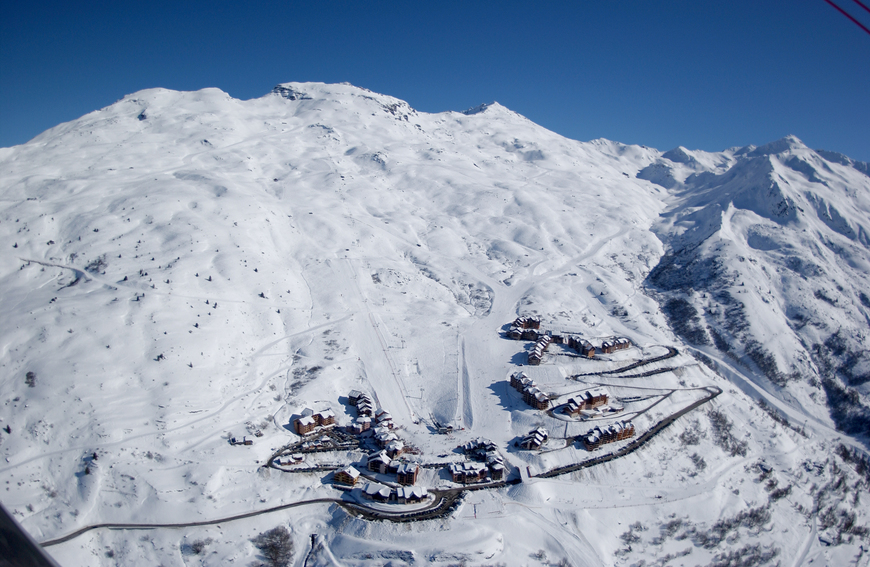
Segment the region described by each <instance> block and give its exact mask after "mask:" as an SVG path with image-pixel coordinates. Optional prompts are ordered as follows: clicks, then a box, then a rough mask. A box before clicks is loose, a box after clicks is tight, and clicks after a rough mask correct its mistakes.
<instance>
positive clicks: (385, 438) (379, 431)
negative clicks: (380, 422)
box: [374, 427, 399, 448]
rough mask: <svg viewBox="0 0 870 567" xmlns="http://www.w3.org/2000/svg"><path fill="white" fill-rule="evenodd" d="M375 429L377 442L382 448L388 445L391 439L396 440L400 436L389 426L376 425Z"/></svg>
mask: <svg viewBox="0 0 870 567" xmlns="http://www.w3.org/2000/svg"><path fill="white" fill-rule="evenodd" d="M374 431H375V442H376V443H377V444H378V446H380V447H381V448H384V447H386V446H387V444H388V443H390V442H391V441H396V440H397V439H398V438H399V436H398V435H396V434H395V433H393V432H392V431H390V430H389V428H387V427H376V428H375V429H374Z"/></svg>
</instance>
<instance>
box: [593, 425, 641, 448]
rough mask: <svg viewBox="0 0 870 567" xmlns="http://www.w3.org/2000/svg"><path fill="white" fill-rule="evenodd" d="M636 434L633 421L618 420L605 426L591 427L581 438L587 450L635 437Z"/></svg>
mask: <svg viewBox="0 0 870 567" xmlns="http://www.w3.org/2000/svg"><path fill="white" fill-rule="evenodd" d="M634 434H635V429H634V424H633V423H631V422H630V421H618V422H616V423H614V424H612V425H610V426H607V427H604V428H601V427H596V428H594V429H590V430H589V431H587V432H586V434H585V435H583V436H582V438H581V439H582V441H583V445H585V447H586V450H587V451H594V450H595V449H598V448H599V447H600V446H601V445H605V444H607V443H614V442H616V441H622V440H623V439H628V438H630V437H634Z"/></svg>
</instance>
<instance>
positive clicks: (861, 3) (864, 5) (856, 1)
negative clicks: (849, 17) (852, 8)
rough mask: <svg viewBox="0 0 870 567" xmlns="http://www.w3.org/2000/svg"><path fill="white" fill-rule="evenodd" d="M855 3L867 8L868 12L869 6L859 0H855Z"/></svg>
mask: <svg viewBox="0 0 870 567" xmlns="http://www.w3.org/2000/svg"><path fill="white" fill-rule="evenodd" d="M855 4H858V5H859V6H861V7H862V8H864V9H865V10H867V11H868V12H870V8H868V7H867V5H866V4H864V3H863V2H861V0H855Z"/></svg>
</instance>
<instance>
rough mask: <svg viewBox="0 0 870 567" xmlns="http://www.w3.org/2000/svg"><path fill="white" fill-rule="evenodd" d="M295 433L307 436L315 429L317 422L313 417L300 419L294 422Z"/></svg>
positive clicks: (307, 416)
mask: <svg viewBox="0 0 870 567" xmlns="http://www.w3.org/2000/svg"><path fill="white" fill-rule="evenodd" d="M295 426H296V433H298V434H299V435H307V434H309V433H311V432H312V431H314V428H315V427H317V420H316V419H315V418H314V416H313V415H306V416H304V417H300V418H298V419H297V420H296V423H295Z"/></svg>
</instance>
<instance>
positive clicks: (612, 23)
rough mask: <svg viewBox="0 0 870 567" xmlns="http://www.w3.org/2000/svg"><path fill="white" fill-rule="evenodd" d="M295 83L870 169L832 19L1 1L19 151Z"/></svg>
mask: <svg viewBox="0 0 870 567" xmlns="http://www.w3.org/2000/svg"><path fill="white" fill-rule="evenodd" d="M835 1H836V2H837V3H838V4H839V5H840V6H842V7H843V8H844V9H847V10H848V11H850V12H851V13H852V14H853V15H855V16H856V17H858V18H859V19H860V20H861V21H862V22H864V23H865V25H866V26H868V27H870V14H868V13H867V12H864V11H863V10H861V8H860V7H859V6H858V5H857V4H855V3H854V2H853V1H851V0H835ZM866 3H867V2H866V1H865V4H866ZM286 81H323V82H340V81H349V82H351V83H353V84H355V85H358V86H362V87H366V88H369V89H371V90H374V91H377V92H381V93H385V94H389V95H392V96H395V97H398V98H401V99H403V100H406V101H408V103H410V104H411V106H413V107H414V108H416V109H418V110H422V111H426V112H438V111H443V110H464V109H466V108H469V107H472V106H476V105H478V104H480V103H482V102H490V101H493V100H497V101H499V102H500V103H502V104H504V105H505V106H507V107H508V108H511V109H512V110H515V111H517V112H519V113H521V114H523V115H525V116H527V117H528V118H530V119H531V120H533V121H535V122H537V123H539V124H541V125H543V126H545V127H547V128H549V129H551V130H554V131H556V132H558V133H560V134H563V135H565V136H568V137H570V138H575V139H579V140H590V139H593V138H599V137H604V138H609V139H611V140H617V141H620V142H624V143H633V144H645V145H648V146H653V147H656V148H659V149H661V150H667V149H670V148H673V147H675V146H677V145H683V146H686V147H688V148H690V149H704V150H710V151H717V150H721V149H725V148H727V147H731V146H742V145H747V144H756V145H758V144H763V143H766V142H770V141H773V140H775V139H778V138H781V137H782V136H785V135H786V134H795V135H796V136H798V137H799V138H801V139H802V140H803V141H804V142H805V143H806V144H807V145H809V146H811V147H813V148H824V149H828V150H834V151H839V152H843V153H845V154H847V155H849V156H851V157H853V158H855V159H859V160H862V161H870V35H868V34H867V33H865V32H864V31H862V30H861V29H860V28H859V27H858V26H856V25H854V24H853V23H852V22H850V21H849V20H847V19H846V18H845V17H844V16H842V15H841V14H839V13H838V12H836V11H835V10H834V9H833V8H831V7H830V6H829V5H828V4H826V3H825V2H824V1H823V0H791V1H788V2H781V1H776V0H767V1H765V0H753V1H743V0H733V1H724V0H720V1H713V0H696V1H692V2H688V1H667V2H653V1H633V0H624V1H620V2H616V1H595V2H546V1H543V2H528V1H525V2H511V1H502V2H482V1H481V2H475V1H473V0H468V1H465V2H452V1H447V0H439V1H437V2H425V3H424V2H378V1H367V2H329V1H311V0H309V1H307V2H291V1H285V2H253V1H252V2H235V1H223V0H209V1H207V2H206V1H199V0H184V1H178V0H174V1H172V2H164V1H158V0H153V1H148V2H137V3H132V2H118V1H117V0H115V1H112V2H70V1H69V0H66V1H64V2H39V1H38V0H32V1H29V2H28V1H22V0H0V146H10V145H15V144H20V143H23V142H25V141H27V140H29V139H30V138H32V137H33V136H35V135H37V134H38V133H40V132H41V131H43V130H45V129H47V128H50V127H52V126H54V125H56V124H58V123H60V122H64V121H67V120H72V119H75V118H77V117H79V116H81V115H83V114H85V113H87V112H90V111H92V110H96V109H98V108H101V107H103V106H107V105H109V104H111V103H113V102H114V101H116V100H118V99H119V98H121V97H123V96H124V95H125V94H128V93H132V92H135V91H137V90H140V89H144V88H151V87H166V88H171V89H178V90H195V89H200V88H204V87H218V88H220V89H223V90H224V91H226V92H228V93H229V94H230V95H232V96H234V97H236V98H241V99H247V98H254V97H259V96H262V95H264V94H266V93H268V92H269V90H270V89H271V88H272V87H273V86H274V85H275V84H277V83H279V82H286Z"/></svg>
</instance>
